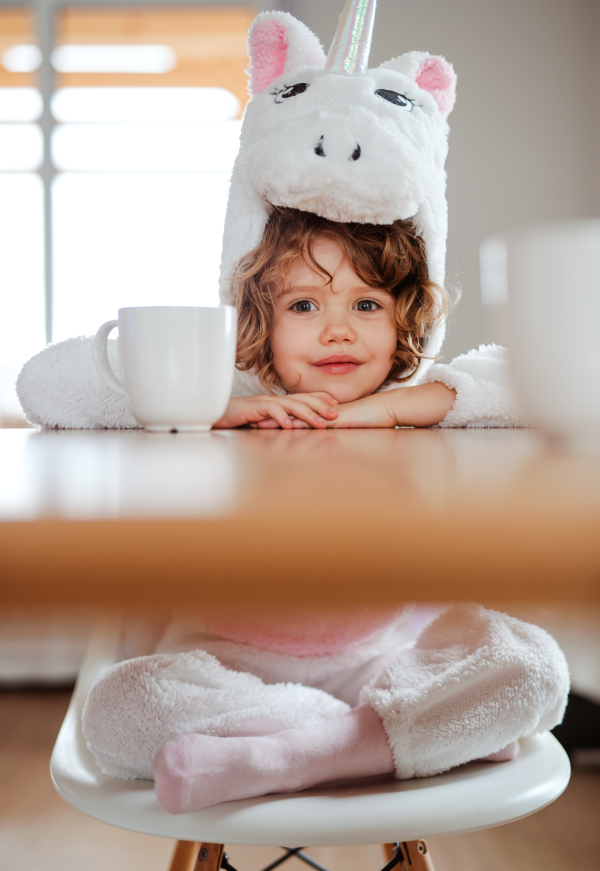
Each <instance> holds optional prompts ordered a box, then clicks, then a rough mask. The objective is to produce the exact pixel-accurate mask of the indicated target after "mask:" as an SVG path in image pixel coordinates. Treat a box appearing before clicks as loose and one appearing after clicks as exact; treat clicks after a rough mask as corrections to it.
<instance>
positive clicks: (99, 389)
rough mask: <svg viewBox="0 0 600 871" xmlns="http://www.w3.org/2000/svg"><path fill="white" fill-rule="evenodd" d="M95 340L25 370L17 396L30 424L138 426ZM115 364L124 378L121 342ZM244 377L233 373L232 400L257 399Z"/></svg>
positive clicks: (73, 344)
mask: <svg viewBox="0 0 600 871" xmlns="http://www.w3.org/2000/svg"><path fill="white" fill-rule="evenodd" d="M92 342H93V338H91V337H87V336H79V337H78V338H76V339H67V340H66V341H64V342H58V343H57V344H56V345H50V346H49V347H48V348H45V349H44V350H43V351H40V353H39V354H36V355H35V357H32V358H31V360H28V361H27V363H25V365H24V366H23V368H22V370H21V372H20V374H19V377H18V379H17V385H16V387H17V395H18V397H19V401H20V403H21V407H22V408H23V411H24V412H25V416H26V418H27V420H28V421H29V422H30V423H32V424H35V425H37V426H45V427H51V428H59V429H131V428H134V427H138V426H139V424H138V423H137V421H136V420H135V418H134V417H133V415H132V414H131V412H130V411H129V409H128V407H127V403H126V402H125V397H124V396H121V395H120V394H118V393H115V392H114V391H113V390H111V389H110V387H108V385H107V384H105V383H104V381H103V380H102V378H101V377H100V375H99V374H98V372H97V370H96V366H95V364H94V357H93V352H92ZM108 358H109V361H110V365H111V367H112V368H113V370H114V371H115V372H116V374H117V376H118V374H119V358H118V353H117V340H116V339H109V340H108ZM244 375H245V373H241V372H238V371H237V370H236V371H235V373H234V379H233V390H232V395H233V396H252V395H253V393H256V390H255V389H254V390H253V386H252V383H251V382H249V383H246V382H247V381H248V380H249V379H248V378H247V377H246V378H244Z"/></svg>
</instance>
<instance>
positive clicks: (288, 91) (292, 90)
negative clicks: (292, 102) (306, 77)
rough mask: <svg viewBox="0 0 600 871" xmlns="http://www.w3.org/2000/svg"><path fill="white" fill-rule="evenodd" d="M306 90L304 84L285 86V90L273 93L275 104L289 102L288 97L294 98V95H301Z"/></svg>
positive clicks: (306, 86)
mask: <svg viewBox="0 0 600 871" xmlns="http://www.w3.org/2000/svg"><path fill="white" fill-rule="evenodd" d="M307 88H308V85H307V84H306V82H298V84H297V85H286V86H285V88H280V89H279V90H278V91H275V102H276V103H283V101H284V100H289V98H290V97H295V96H296V94H303V93H304V91H305V90H306V89H307Z"/></svg>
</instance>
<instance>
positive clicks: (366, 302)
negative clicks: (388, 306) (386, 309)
mask: <svg viewBox="0 0 600 871" xmlns="http://www.w3.org/2000/svg"><path fill="white" fill-rule="evenodd" d="M378 308H381V306H380V305H379V303H377V302H374V301H373V300H372V299H361V300H359V301H358V302H357V303H356V305H355V306H354V311H357V312H374V311H376V310H377V309H378Z"/></svg>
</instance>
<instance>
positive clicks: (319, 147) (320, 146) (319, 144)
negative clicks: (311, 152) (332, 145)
mask: <svg viewBox="0 0 600 871" xmlns="http://www.w3.org/2000/svg"><path fill="white" fill-rule="evenodd" d="M315 154H318V155H319V157H327V155H326V154H325V151H324V149H323V136H321V138H320V139H319V141H318V142H317V144H316V145H315Z"/></svg>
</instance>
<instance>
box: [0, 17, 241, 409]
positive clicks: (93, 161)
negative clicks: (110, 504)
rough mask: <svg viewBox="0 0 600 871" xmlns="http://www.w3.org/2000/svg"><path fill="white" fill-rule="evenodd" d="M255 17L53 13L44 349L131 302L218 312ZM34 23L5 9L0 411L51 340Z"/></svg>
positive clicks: (0, 82)
mask: <svg viewBox="0 0 600 871" xmlns="http://www.w3.org/2000/svg"><path fill="white" fill-rule="evenodd" d="M254 14H255V10H254V9H253V8H250V7H219V8H213V7H200V8H188V9H169V10H166V9H128V10H121V9H116V10H115V9H81V8H70V9H67V10H66V11H65V12H64V13H63V14H62V15H61V16H60V18H59V20H58V27H57V33H58V37H57V40H56V45H57V47H56V49H55V52H54V53H53V55H52V61H53V65H54V66H55V68H57V69H58V70H66V71H65V72H60V71H57V72H56V74H55V76H56V83H55V84H56V90H55V93H54V96H53V100H52V104H51V109H52V114H53V117H54V120H55V122H56V126H55V128H54V131H53V136H52V160H53V164H54V166H55V168H56V170H57V174H56V176H55V178H54V181H53V184H52V198H53V236H54V242H53V261H54V262H53V318H52V321H53V323H52V340H53V341H60V340H62V339H65V338H68V337H70V336H75V335H90V334H92V333H94V332H95V331H96V329H97V328H98V327H99V326H100V324H101V323H102V322H103V321H105V320H108V319H109V318H112V317H114V316H115V315H116V311H117V309H118V308H119V307H121V306H125V305H144V304H150V305H153V304H188V305H192V304H193V305H216V304H217V302H218V297H217V279H218V270H219V256H220V247H221V234H222V227H223V220H224V215H225V205H226V199H227V193H228V184H229V175H230V172H231V168H232V165H233V161H234V159H235V155H236V153H237V147H238V136H239V127H240V120H239V119H240V116H241V112H242V110H243V106H244V103H245V100H246V89H245V85H246V83H245V67H246V64H247V57H246V49H245V37H246V32H247V29H248V27H249V25H250V23H251V21H252V18H253V17H254ZM31 25H32V22H31V20H30V19H29V17H28V15H27V13H26V12H25V11H23V10H16V11H13V10H0V34H1V35H0V415H1V406H2V404H4V406H5V407H6V405H7V404H9V405H10V401H11V394H12V385H13V384H14V379H15V377H16V374H17V372H18V369H19V367H20V366H21V365H22V364H23V362H24V361H25V360H26V359H28V357H30V356H31V355H32V354H33V353H35V352H36V351H38V350H40V349H41V348H42V347H43V346H44V343H45V335H44V321H45V313H44V275H43V273H44V258H43V186H42V182H41V180H40V177H39V175H38V174H37V170H39V167H40V164H41V161H42V155H43V141H42V136H41V131H40V128H39V126H38V124H37V123H36V122H37V121H38V119H39V117H40V112H41V98H40V95H39V92H38V90H37V87H36V78H35V76H36V73H35V68H36V67H37V66H38V65H39V50H38V53H37V54H36V46H35V39H34V38H33V32H32V26H31ZM153 64H154V66H153ZM107 69H111V70H114V71H113V72H107ZM123 70H128V71H127V72H125V71H123ZM3 384H4V386H3ZM7 385H10V386H9V387H7ZM12 405H13V408H12V410H13V411H15V410H16V409H15V408H14V400H13V403H12Z"/></svg>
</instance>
